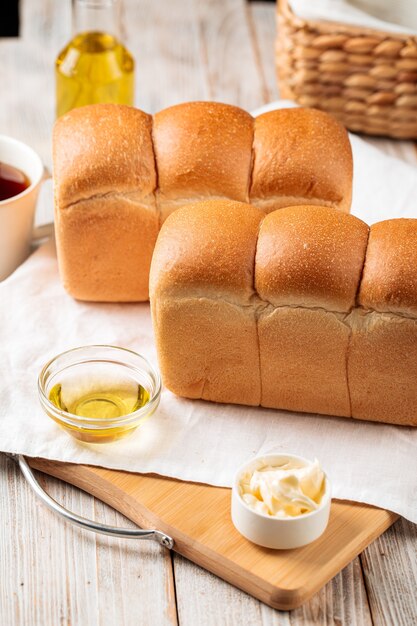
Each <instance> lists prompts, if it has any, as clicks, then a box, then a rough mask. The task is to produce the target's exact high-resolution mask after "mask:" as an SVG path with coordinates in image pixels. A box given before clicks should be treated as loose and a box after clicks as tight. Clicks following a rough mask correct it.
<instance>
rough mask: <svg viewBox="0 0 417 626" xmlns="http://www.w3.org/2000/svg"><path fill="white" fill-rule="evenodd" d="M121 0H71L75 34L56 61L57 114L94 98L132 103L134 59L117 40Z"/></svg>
mask: <svg viewBox="0 0 417 626" xmlns="http://www.w3.org/2000/svg"><path fill="white" fill-rule="evenodd" d="M120 2H121V0H72V7H73V32H74V36H73V38H72V39H71V41H70V42H69V43H68V44H67V45H66V46H65V48H64V49H63V50H62V52H60V53H59V55H58V57H57V59H56V63H55V76H56V113H57V117H59V116H60V115H63V114H64V113H66V112H67V111H69V110H70V109H74V108H75V107H79V106H83V105H85V104H95V103H97V102H113V103H116V104H129V105H133V101H134V70H135V62H134V59H133V57H132V55H131V54H130V52H129V51H128V50H127V49H126V48H125V46H124V45H123V44H122V42H121V40H120V34H119V17H120Z"/></svg>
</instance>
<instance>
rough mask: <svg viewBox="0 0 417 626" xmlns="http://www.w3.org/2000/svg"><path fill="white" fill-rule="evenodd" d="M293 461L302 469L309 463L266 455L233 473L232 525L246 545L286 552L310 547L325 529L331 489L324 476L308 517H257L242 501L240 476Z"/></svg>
mask: <svg viewBox="0 0 417 626" xmlns="http://www.w3.org/2000/svg"><path fill="white" fill-rule="evenodd" d="M290 460H295V461H298V462H300V463H303V464H304V465H310V464H311V461H309V460H308V459H305V458H304V457H301V456H297V455H295V454H267V455H265V456H259V457H255V458H254V459H252V460H251V461H249V462H248V463H245V464H244V465H242V467H240V468H239V469H238V471H237V472H236V475H235V478H234V481H233V487H232V521H233V524H234V525H235V527H236V528H237V530H238V531H239V532H240V533H241V534H242V535H243V536H244V537H246V539H249V541H252V542H253V543H256V544H258V545H260V546H263V547H265V548H274V549H281V550H287V549H290V548H300V547H301V546H305V545H306V544H308V543H311V542H312V541H314V540H315V539H317V538H318V537H320V535H322V534H323V532H324V531H325V529H326V526H327V523H328V521H329V514H330V503H331V488H330V482H329V480H328V478H327V476H326V475H325V490H324V494H323V497H322V500H321V502H320V505H319V507H318V508H317V509H316V510H315V511H312V512H311V513H306V514H304V515H299V516H297V517H289V518H277V517H271V516H268V515H264V514H263V513H258V512H257V511H255V510H254V509H252V508H251V507H249V506H248V505H247V504H246V502H245V501H244V500H243V499H242V497H241V495H240V490H239V483H240V480H241V478H242V475H243V474H245V473H247V472H253V471H255V470H257V469H261V468H262V467H265V465H271V466H275V465H281V464H282V463H285V462H286V461H290Z"/></svg>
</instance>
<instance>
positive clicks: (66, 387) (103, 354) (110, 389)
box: [38, 345, 161, 443]
mask: <svg viewBox="0 0 417 626" xmlns="http://www.w3.org/2000/svg"><path fill="white" fill-rule="evenodd" d="M38 391H39V399H40V402H41V405H42V408H43V409H44V411H45V413H46V414H47V415H48V416H49V417H50V418H52V419H53V420H54V421H55V422H57V423H58V424H59V425H60V426H62V427H63V428H64V429H65V430H67V431H68V432H69V433H70V434H71V435H72V436H73V437H75V438H76V439H79V440H80V441H84V442H87V443H110V442H112V441H117V440H119V439H122V438H123V437H126V436H127V435H130V434H131V433H133V432H134V431H135V430H136V428H137V427H138V426H139V425H140V424H142V423H143V422H144V421H145V420H146V419H147V418H148V417H150V416H151V415H152V414H153V413H154V412H155V410H156V408H157V406H158V404H159V400H160V395H161V379H160V376H159V374H158V372H157V371H156V370H154V369H153V367H152V366H151V365H150V363H149V362H148V361H147V360H146V359H145V358H144V357H143V356H141V355H140V354H137V353H136V352H132V351H131V350H127V349H125V348H118V347H115V346H105V345H97V346H84V347H81V348H74V349H72V350H68V351H67V352H63V353H62V354H59V355H58V356H56V357H55V358H53V359H52V360H51V361H49V362H48V363H47V364H46V365H45V366H44V368H43V369H42V371H41V373H40V375H39V379H38Z"/></svg>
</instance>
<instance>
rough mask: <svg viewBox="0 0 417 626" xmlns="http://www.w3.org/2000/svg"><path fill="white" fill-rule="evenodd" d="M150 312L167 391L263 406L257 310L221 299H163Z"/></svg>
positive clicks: (159, 298) (207, 398) (186, 395)
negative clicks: (261, 403) (255, 313)
mask: <svg viewBox="0 0 417 626" xmlns="http://www.w3.org/2000/svg"><path fill="white" fill-rule="evenodd" d="M151 309H152V320H153V326H154V330H155V339H156V343H157V346H158V361H159V367H160V369H161V372H163V377H164V384H165V386H166V387H167V388H168V389H170V390H171V391H172V392H174V393H176V394H177V395H180V396H185V397H187V398H202V399H203V400H215V401H216V402H231V403H234V404H249V405H252V406H257V405H259V404H260V401H261V380H260V369H259V358H258V336H257V330H256V319H255V315H254V311H253V309H252V307H250V306H247V307H245V306H237V305H236V304H232V303H229V302H227V301H225V300H222V299H220V298H219V299H210V298H204V297H202V298H199V297H195V296H194V297H191V298H189V297H180V298H174V297H172V298H171V297H165V298H163V297H162V296H160V297H156V298H155V299H154V300H153V305H152V307H151ZM197 329H198V330H197ZM173 355H175V358H173Z"/></svg>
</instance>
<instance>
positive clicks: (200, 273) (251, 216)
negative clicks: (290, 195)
mask: <svg viewBox="0 0 417 626" xmlns="http://www.w3.org/2000/svg"><path fill="white" fill-rule="evenodd" d="M370 232H371V234H370V237H369V243H368V234H369V228H368V226H367V225H366V224H364V222H362V221H361V220H359V219H358V218H356V217H354V216H353V215H345V214H343V213H340V212H336V211H334V210H333V209H331V208H329V207H319V206H297V207H288V208H285V209H282V210H281V211H276V212H274V213H272V214H270V215H266V216H265V215H263V214H262V213H261V212H260V211H258V210H257V209H255V208H254V207H252V206H250V205H246V204H243V203H236V202H225V201H211V202H201V203H197V204H195V205H190V206H185V207H183V208H182V209H179V210H178V211H176V212H175V213H173V214H172V215H171V216H170V217H169V218H168V219H167V221H166V222H165V224H164V225H163V226H162V229H161V231H160V235H159V238H158V241H157V245H156V249H155V253H154V257H153V260H152V266H151V280H150V294H151V300H152V299H153V298H157V297H159V298H165V297H170V296H172V295H175V296H176V297H183V296H185V297H213V298H219V299H221V298H223V299H225V300H227V301H232V302H236V303H239V304H243V305H245V304H249V303H250V302H251V301H252V299H253V297H259V298H260V300H262V301H264V302H266V303H271V304H272V305H273V306H275V307H280V306H289V307H305V308H316V307H318V308H322V309H326V310H328V311H332V312H340V313H348V312H349V311H350V310H351V309H352V308H353V307H355V306H358V305H359V306H362V307H364V308H366V309H371V310H376V311H382V312H395V313H398V314H400V315H404V316H411V317H415V316H416V315H417V283H416V271H415V269H416V267H417V245H416V242H417V220H412V219H410V220H406V219H396V220H389V221H386V222H380V223H379V224H375V225H374V226H373V227H372V228H371V231H370ZM362 274H363V276H362Z"/></svg>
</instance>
